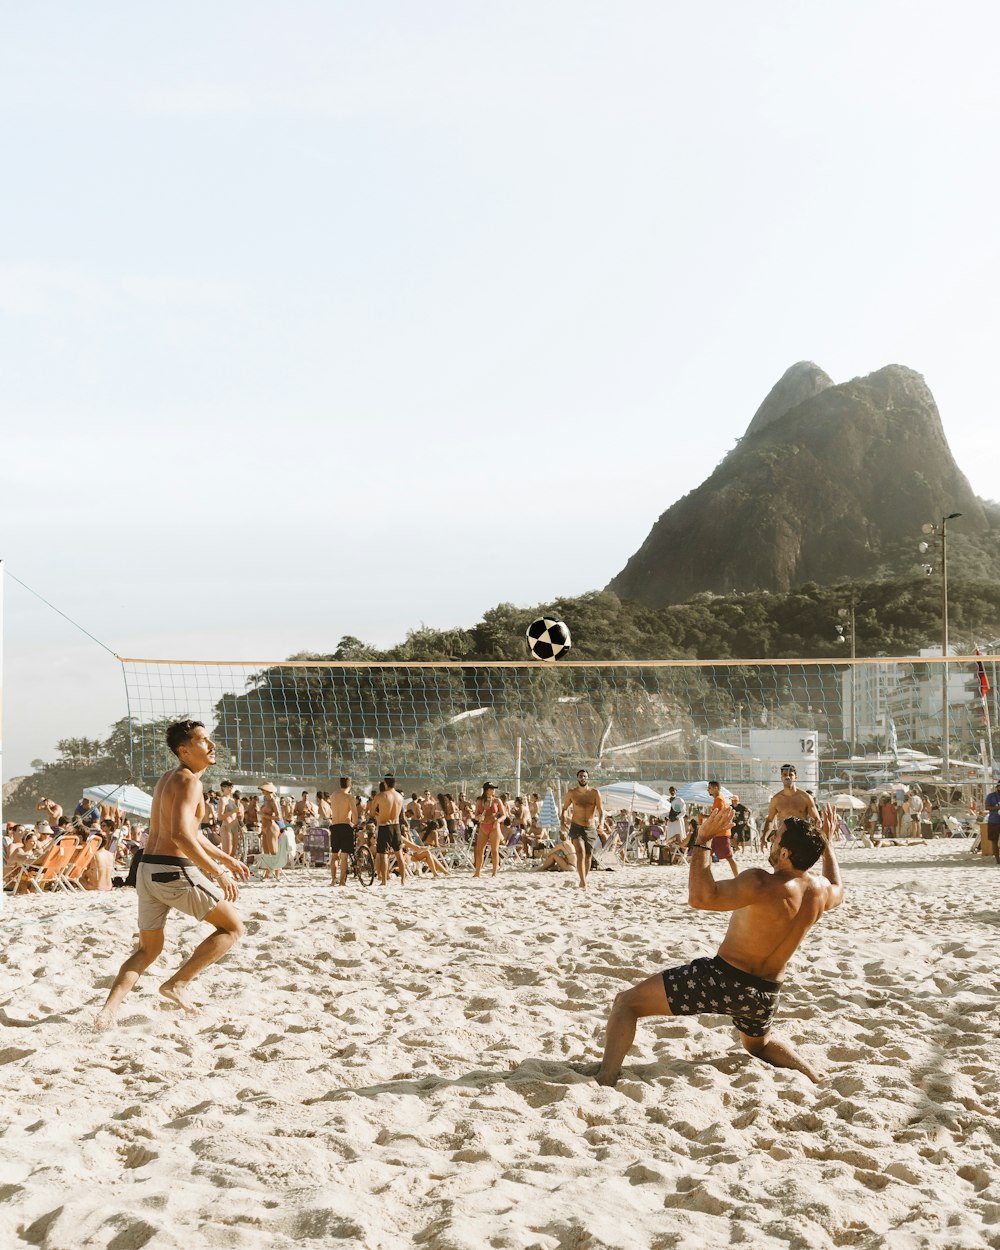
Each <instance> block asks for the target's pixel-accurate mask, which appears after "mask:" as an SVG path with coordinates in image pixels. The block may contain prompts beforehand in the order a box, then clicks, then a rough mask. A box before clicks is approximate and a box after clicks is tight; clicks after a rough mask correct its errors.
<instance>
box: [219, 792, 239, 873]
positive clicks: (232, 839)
mask: <svg viewBox="0 0 1000 1250" xmlns="http://www.w3.org/2000/svg"><path fill="white" fill-rule="evenodd" d="M219 789H220V791H221V792H222V797H221V798H220V799H219V825H220V830H219V834H220V840H221V842H222V849H223V850H224V851H225V853H226V854H227V855H235V854H236V848H237V847H238V846H239V844H240V805H239V803H238V802H237V801H236V799H234V798H233V783H232V782H231V781H224V782H222V784H221V785H220V786H219Z"/></svg>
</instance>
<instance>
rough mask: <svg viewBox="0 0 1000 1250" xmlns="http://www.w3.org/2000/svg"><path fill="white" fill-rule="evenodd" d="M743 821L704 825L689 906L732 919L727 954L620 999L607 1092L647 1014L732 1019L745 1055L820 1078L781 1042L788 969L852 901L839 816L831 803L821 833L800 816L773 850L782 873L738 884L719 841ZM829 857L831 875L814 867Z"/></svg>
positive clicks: (745, 876)
mask: <svg viewBox="0 0 1000 1250" xmlns="http://www.w3.org/2000/svg"><path fill="white" fill-rule="evenodd" d="M732 823H733V809H732V808H731V807H722V808H719V809H718V810H716V811H713V812H712V813H711V814H710V815H709V816H708V817H706V819H705V820H704V821H703V822H702V825H701V828H700V829H699V830H698V837H697V840H696V841H695V842H694V843H693V845H692V849H691V865H690V868H689V870H688V902H689V903H690V904H691V906H692V907H695V908H698V909H699V910H702V911H729V912H732V913H733V914H732V917H731V919H730V921H729V928H728V930H727V931H726V936H725V937H724V938H723V940H722V945H721V946H720V947H719V951H718V954H717V955H716V956H715V957H714V958H712V959H695V960H694V961H692V962H691V963H689V964H682V965H681V966H680V967H676V968H667V969H666V970H665V971H664V972H658V973H656V974H655V975H653V976H651V977H647V978H646V980H645V981H640V982H639V984H638V985H634V986H633V987H632V988H631V989H630V990H624V991H623V992H622V993H621V994H619V995H618V996H617V997H616V998H615V1001H614V1005H613V1006H612V1008H611V1015H610V1017H609V1018H608V1029H607V1036H606V1038H605V1044H604V1058H603V1059H602V1060H601V1066H600V1068H599V1069H598V1071H597V1082H598V1084H599V1085H614V1084H615V1083H616V1082H617V1080H618V1075H619V1073H620V1071H621V1066H622V1060H623V1059H624V1058H625V1055H626V1054H627V1053H628V1049H629V1047H630V1046H631V1045H632V1041H633V1039H634V1037H635V1028H636V1023H637V1022H638V1020H639V1018H640V1017H642V1016H691V1015H698V1014H700V1013H702V1012H706V1013H709V1014H711V1015H720V1016H729V1017H730V1018H731V1019H732V1021H733V1023H734V1024H735V1025H736V1028H737V1029H738V1030H739V1034H740V1040H741V1042H742V1043H743V1046H744V1049H746V1050H747V1051H749V1052H750V1054H751V1055H756V1057H757V1058H758V1059H763V1060H764V1062H765V1063H769V1064H771V1066H772V1067H775V1068H793V1069H795V1070H796V1071H797V1072H802V1073H804V1074H805V1075H806V1076H807V1077H809V1079H810V1080H811V1081H816V1080H818V1079H819V1077H818V1076H817V1074H816V1073H815V1072H814V1071H813V1069H812V1068H811V1067H810V1066H809V1064H808V1063H806V1061H805V1060H804V1059H802V1058H801V1057H800V1056H799V1055H797V1054H796V1053H795V1052H794V1051H793V1050H792V1049H791V1047H789V1046H786V1045H785V1044H784V1043H783V1042H779V1041H777V1040H775V1039H774V1038H772V1037H771V1021H772V1020H773V1018H774V1013H775V1009H776V1008H777V1005H778V994H779V992H780V990H781V982H782V977H783V976H784V972H785V965H786V964H787V963H788V960H789V959H790V958H791V957H792V955H793V954H794V952H795V950H796V948H797V947H798V945H799V943H800V942H801V941H802V939H803V938H804V937H805V935H806V933H807V932H808V931H809V929H811V928H812V926H813V925H814V924H815V923H816V921H817V920H819V918H820V916H822V915H823V913H824V912H827V911H832V910H833V908H834V907H839V906H840V904H841V903H842V902H843V900H844V887H843V885H842V884H841V880H840V869H839V867H838V865H837V857H836V856H835V855H834V853H833V848H832V847H831V845H830V838H831V837H832V835H833V831H834V829H835V828H836V826H837V814H836V812H835V811H834V809H833V807H832V806H831V805H829V804H827V806H826V807H824V808H823V815H822V821H821V825H820V828H818V829H817V828H816V826H815V825H812V824H808V823H807V822H806V821H804V820H801V819H800V818H798V817H795V816H791V817H788V818H787V819H785V820H784V821H782V824H781V832H780V834H779V835H778V836H777V837H776V838H775V839H774V842H773V844H772V846H771V852H770V857H769V858H770V863H771V868H772V869H773V871H772V872H766V871H765V870H764V869H763V868H746V869H744V870H743V872H741V873H740V874H739V875H738V876H737V877H734V878H733V879H732V880H730V881H716V880H715V878H714V877H713V876H712V839H713V838H717V837H723V836H725V835H726V834H727V833H728V832H729V829H730V828H731V826H732ZM821 857H822V867H823V875H822V876H819V875H818V874H816V873H812V872H810V871H809V869H810V868H811V867H812V866H813V864H815V863H816V861H817V860H818V859H820V858H821Z"/></svg>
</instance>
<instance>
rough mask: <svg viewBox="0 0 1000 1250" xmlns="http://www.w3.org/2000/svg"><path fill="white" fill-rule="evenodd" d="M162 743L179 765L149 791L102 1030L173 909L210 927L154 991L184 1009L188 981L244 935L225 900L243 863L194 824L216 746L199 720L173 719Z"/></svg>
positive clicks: (154, 951) (153, 951)
mask: <svg viewBox="0 0 1000 1250" xmlns="http://www.w3.org/2000/svg"><path fill="white" fill-rule="evenodd" d="M167 746H168V747H169V748H170V749H171V751H173V753H174V754H175V755H176V756H177V758H178V760H179V763H178V765H177V767H176V768H173V769H171V770H170V772H168V773H164V774H163V776H162V777H161V778H160V780H159V781H158V782H157V784H156V789H155V791H154V792H153V807H152V813H151V815H150V833H149V837H148V839H147V842H146V847H145V850H144V852H143V856H142V861H141V863H140V864H139V865H138V869H137V872H136V883H135V885H136V894H137V896H138V902H139V946H138V949H137V950H135V951H134V952H133V953H132V954H131V955H130V956H129V957H128V959H126V960H125V962H124V963H123V964H122V966H121V968H120V969H119V971H118V975H117V977H116V978H115V981H114V984H113V985H112V987H111V993H110V994H109V995H108V999H107V1002H106V1003H105V1004H104V1006H103V1007H102V1008H101V1010H100V1012H99V1013H98V1016H97V1019H96V1020H95V1021H94V1025H95V1028H97V1029H100V1030H103V1029H109V1028H111V1026H112V1025H113V1024H114V1023H115V1021H116V1020H117V1018H118V1012H119V1009H120V1008H121V1005H122V1002H123V1000H124V998H125V996H126V995H127V994H128V992H129V990H131V989H132V987H133V986H134V985H135V983H136V981H138V980H139V978H140V977H141V976H142V974H143V973H144V972H145V971H146V969H147V968H148V967H149V966H150V964H152V963H153V962H154V961H155V960H156V959H157V958H158V957H159V954H160V952H161V951H162V950H163V928H164V925H165V924H166V922H167V916H168V914H169V912H170V910H171V909H172V908H173V909H174V910H175V911H182V912H184V913H185V914H186V915H188V916H193V917H194V919H195V920H204V921H206V922H207V923H208V924H210V925H212V926H213V932H212V933H210V934H209V935H208V937H207V938H205V940H204V941H203V942H201V943H200V944H199V945H198V946H196V947H195V949H194V950H193V951H192V953H191V955H190V956H189V957H188V959H187V960H186V961H185V962H184V963H183V964H182V965H181V967H180V968H178V970H177V971H176V972H175V973H174V975H173V976H172V977H168V978H167V980H166V981H164V982H163V984H162V985H161V986H160V993H161V994H162V995H163V997H164V998H165V999H166V1000H167V1001H168V1002H169V1003H172V1004H173V1005H174V1006H175V1007H180V1008H181V1009H182V1010H183V1011H185V1012H187V1014H188V1015H192V1016H195V1015H197V1014H198V1008H197V1007H196V1006H195V1005H194V1004H193V1003H192V1002H191V1000H190V999H189V998H188V985H189V983H190V982H191V981H192V980H193V979H194V977H196V976H197V975H198V973H199V972H202V971H204V969H205V968H207V967H209V965H210V964H213V963H215V961H216V960H217V959H219V958H220V957H221V956H222V955H224V954H225V953H226V952H227V951H228V950H230V949H231V948H232V946H233V944H234V943H235V942H237V941H238V940H239V939H240V938H241V937H242V936H243V922H242V921H241V920H240V918H239V916H238V915H237V913H236V910H235V908H234V907H233V906H232V904H233V903H234V902H235V901H236V899H237V898H238V897H239V893H240V891H239V887H238V886H237V884H236V878H237V877H239V878H242V879H243V880H246V878H247V877H249V875H250V870H249V869H248V868H247V866H246V864H243V863H241V862H240V861H239V860H238V859H234V858H233V857H232V856H231V855H227V854H226V853H225V852H224V851H221V850H219V849H218V848H217V847H215V846H213V845H212V843H211V842H209V840H208V838H206V837H205V836H204V834H203V833H202V832H201V830H200V826H201V822H202V820H203V819H204V816H205V796H204V792H203V790H202V786H201V776H202V773H203V772H204V771H205V769H206V768H208V767H209V766H210V765H211V764H214V763H215V744H214V743H213V742H212V739H211V738H210V737H209V736H208V733H207V732H206V730H205V726H204V725H203V724H202V723H201V722H200V721H192V720H185V721H177V722H176V723H175V724H173V725H170V726H168V728H167Z"/></svg>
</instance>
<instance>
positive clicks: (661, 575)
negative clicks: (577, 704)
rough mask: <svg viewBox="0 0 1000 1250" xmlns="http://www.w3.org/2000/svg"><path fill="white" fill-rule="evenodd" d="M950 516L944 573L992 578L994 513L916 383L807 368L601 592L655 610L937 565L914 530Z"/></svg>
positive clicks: (896, 372)
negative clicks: (922, 551)
mask: <svg viewBox="0 0 1000 1250" xmlns="http://www.w3.org/2000/svg"><path fill="white" fill-rule="evenodd" d="M952 512H960V513H962V517H961V519H960V520H955V521H952V522H951V523H950V525H949V527H948V563H949V569H950V570H951V569H952V568H953V567H954V569H955V571H956V572H958V571H967V572H972V571H975V572H976V573H978V574H979V575H980V576H986V577H993V576H1000V507H998V505H996V504H989V503H986V502H984V501H983V500H980V499H978V498H977V497H976V496H975V495H974V494H973V492H972V488H971V487H970V486H969V483H968V480H967V479H966V477H965V475H964V474H963V473H962V472H961V470H960V469H959V468H958V465H957V464H956V463H955V460H954V458H953V456H952V454H951V450H950V449H949V447H948V440H947V439H946V437H945V433H944V428H943V426H942V424H941V417H940V414H939V413H938V409H937V405H936V404H935V402H934V397H933V395H932V394H931V392H930V390H929V389H928V387H927V384H926V383H925V382H924V379H923V378H922V377H921V376H920V374H918V373H914V372H913V370H912V369H907V368H904V367H903V366H902V365H888V366H886V368H884V369H879V370H878V371H877V372H876V373H872V374H869V375H868V376H867V377H864V378H854V379H852V380H851V381H850V382H844V383H842V384H840V385H835V384H834V383H833V382H832V381H831V380H830V378H829V377H828V376H827V375H826V374H825V373H824V372H823V370H822V369H820V368H819V367H818V366H817V365H815V364H812V363H811V362H807V361H804V362H800V363H799V364H796V365H793V366H792V367H791V368H790V369H789V370H788V371H787V372H786V373H785V374H784V376H783V377H782V378H781V379H780V380H779V381H778V383H777V384H776V385H775V386H774V388H773V389H772V390H771V392H770V394H769V395H768V396H767V398H766V399H765V400H764V402H763V403H762V404H761V406H760V408H759V409H758V410H757V412H756V414H755V415H754V417H753V420H752V421H751V422H750V424H749V426H748V427H747V431H746V433H745V434H744V436H743V438H742V439H741V440H740V441H739V443H738V444H737V446H736V447H735V448H734V449H733V450H732V451H731V452H729V454H728V455H727V456H726V457H725V458H724V459H723V461H722V462H721V463H720V464H719V465H718V467H717V468H716V469H715V471H714V472H713V473H712V475H711V476H710V477H709V478H708V479H707V480H706V481H704V482H703V483H702V484H701V485H700V486H699V487H697V489H695V490H693V491H691V492H690V493H689V494H687V495H685V496H684V497H683V498H682V499H679V500H678V501H677V502H676V503H675V504H674V505H673V506H672V507H670V508H669V509H668V510H667V511H666V512H664V513H663V515H662V516H661V517H660V518H659V520H658V521H657V522H656V524H655V525H654V526H653V528H652V530H651V531H650V533H649V536H648V538H647V539H646V541H645V542H644V543H643V544H642V546H641V547H640V548H639V550H638V551H637V552H636V553H635V555H634V556H632V558H631V559H630V560H629V562H628V564H626V566H625V567H624V569H622V571H621V572H620V573H619V574H618V575H617V577H615V578H614V580H613V581H612V582H611V583H610V585H609V586H608V589H609V590H613V591H614V592H615V593H617V594H618V595H620V596H622V597H623V598H630V599H636V600H639V601H640V602H642V603H646V604H648V605H650V606H652V607H660V606H663V605H664V604H669V603H681V602H683V601H685V600H687V599H689V598H690V597H691V596H692V595H694V594H697V593H698V592H701V591H711V592H715V593H718V594H724V593H727V592H729V591H731V590H734V589H735V590H740V591H749V590H770V591H772V592H783V591H787V590H789V589H791V588H792V587H793V586H797V585H801V584H802V583H805V582H817V583H819V584H821V585H824V584H829V583H832V582H835V581H838V580H841V579H843V578H879V577H890V576H895V575H899V574H905V573H906V572H908V571H910V572H912V571H914V570H915V569H916V568H917V567H918V562H919V561H920V560H926V561H927V562H928V563H932V562H933V560H934V556H935V553H934V546H933V539H932V540H931V541H932V549H931V551H930V552H929V553H928V554H927V555H926V556H923V557H921V556H919V555H918V552H917V543H918V542H919V541H920V540H921V539H922V538H923V537H924V535H922V533H921V526H922V525H923V524H924V522H927V521H938V520H940V518H941V517H942V516H945V515H947V514H949V513H952Z"/></svg>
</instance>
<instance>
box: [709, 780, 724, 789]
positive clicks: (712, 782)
mask: <svg viewBox="0 0 1000 1250" xmlns="http://www.w3.org/2000/svg"><path fill="white" fill-rule="evenodd" d="M708 784H709V785H710V786H717V787H718V789H720V790H721V789H722V786H720V785H719V783H718V782H717V781H710V782H709V783H708Z"/></svg>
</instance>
